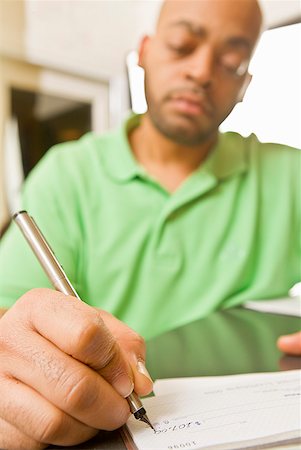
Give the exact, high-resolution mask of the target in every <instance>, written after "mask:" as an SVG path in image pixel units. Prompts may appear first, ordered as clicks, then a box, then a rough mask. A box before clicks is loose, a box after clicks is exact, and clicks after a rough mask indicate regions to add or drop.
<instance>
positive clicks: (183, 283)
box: [0, 116, 301, 338]
mask: <svg viewBox="0 0 301 450" xmlns="http://www.w3.org/2000/svg"><path fill="white" fill-rule="evenodd" d="M138 122H139V117H138V116H134V117H132V118H131V119H130V120H129V121H127V123H126V124H125V126H123V127H122V128H121V129H120V130H118V131H117V132H111V133H108V134H105V135H103V136H97V135H95V134H93V133H90V134H87V135H85V136H84V137H83V138H81V139H80V140H78V141H76V142H70V143H66V144H61V145H58V146H56V147H55V148H53V149H52V150H50V151H49V152H47V155H46V156H45V157H44V159H43V160H42V161H41V162H40V163H39V164H38V165H37V166H36V168H35V169H34V170H33V171H32V173H31V174H30V176H29V177H28V179H27V182H26V183H25V186H24V190H23V208H24V209H27V210H28V212H29V213H30V214H31V215H32V216H33V217H34V218H35V220H36V222H37V223H38V224H39V226H40V228H41V230H42V231H43V233H44V234H45V236H46V237H47V239H48V241H49V243H50V245H51V246H52V248H53V250H54V251H55V253H56V255H57V257H58V259H59V260H60V261H61V263H62V265H63V267H64V269H65V271H66V273H67V274H68V276H69V278H70V280H71V282H72V283H73V284H74V286H75V288H76V290H77V291H78V293H79V295H80V296H81V298H82V299H83V300H84V301H85V302H87V303H89V304H90V305H92V306H96V307H99V308H102V309H105V310H107V311H110V312H111V313H113V314H114V315H115V316H117V317H118V318H120V319H121V320H123V321H125V322H126V323H127V324H129V325H130V326H131V327H132V328H134V329H135V330H137V331H138V332H139V333H141V334H142V335H143V336H145V337H146V338H149V337H152V336H155V335H158V334H159V333H161V332H164V331H166V330H169V329H171V328H174V327H176V326H179V325H182V324H184V323H187V322H190V321H192V320H194V319H197V318H200V317H202V316H205V315H207V314H209V313H210V312H212V311H213V310H216V309H218V308H228V307H231V306H235V305H238V304H241V303H243V302H244V301H245V300H248V299H259V298H269V297H277V296H283V295H286V294H287V291H288V289H289V288H290V287H291V286H292V285H293V284H294V283H295V282H297V281H299V280H300V279H301V274H300V269H301V268H300V263H301V261H300V254H301V251H300V216H301V214H300V210H301V205H300V192H301V189H300V164H301V161H300V157H301V152H299V151H298V150H296V149H292V148H289V147H285V146H283V145H277V144H261V143H259V142H258V140H257V138H256V137H255V136H254V135H252V136H250V137H249V138H243V137H241V136H240V135H238V134H236V133H225V134H220V136H219V140H218V144H217V145H216V147H215V148H214V149H213V150H212V152H211V153H210V155H209V157H208V158H207V159H206V161H205V162H204V163H203V164H202V165H201V166H200V167H199V168H198V169H197V170H196V171H195V172H194V173H193V174H191V176H189V178H187V180H186V181H185V182H184V183H183V184H182V185H181V186H180V187H179V188H178V189H177V191H176V192H175V193H173V194H170V193H169V192H167V191H166V190H165V189H164V188H163V187H162V186H160V184H159V183H157V182H156V180H154V179H153V178H151V177H150V176H149V175H148V174H147V173H146V172H145V170H144V169H143V167H140V166H139V164H138V163H137V161H136V160H135V159H134V157H133V154H132V152H131V150H130V147H129V143H128V140H127V132H128V129H129V128H131V127H134V126H137V124H138ZM0 249H1V250H0V274H1V279H0V307H10V306H11V305H12V304H13V303H14V302H15V300H16V299H17V298H18V297H19V296H20V295H22V294H23V293H24V292H26V291H27V290H29V289H31V288H33V287H41V286H50V284H49V282H48V280H47V279H46V276H45V275H44V273H43V271H42V269H41V268H40V266H39V264H38V263H37V261H36V259H35V257H34V256H33V254H32V252H31V250H30V249H29V247H28V244H27V243H26V242H25V241H24V238H23V237H22V236H21V233H20V231H19V230H18V229H17V227H16V225H14V224H13V225H12V226H11V227H10V229H9V230H8V232H7V233H6V234H5V235H4V238H3V240H2V242H1V247H0ZM41 306H42V305H41Z"/></svg>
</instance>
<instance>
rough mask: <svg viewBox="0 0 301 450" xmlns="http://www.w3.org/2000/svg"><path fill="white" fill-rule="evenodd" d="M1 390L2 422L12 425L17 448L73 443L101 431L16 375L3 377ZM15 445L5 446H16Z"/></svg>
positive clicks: (0, 383)
mask: <svg viewBox="0 0 301 450" xmlns="http://www.w3.org/2000/svg"><path fill="white" fill-rule="evenodd" d="M0 392H1V411H0V414H1V419H2V422H0V424H1V423H2V427H5V428H7V431H8V429H9V428H11V431H10V434H9V436H10V439H8V436H7V440H8V443H9V440H11V442H13V443H14V446H13V448H18V449H19V448H25V449H29V448H30V449H35V448H37V449H40V448H43V447H44V446H46V445H47V444H49V443H52V444H56V445H73V444H76V443H79V442H83V441H85V440H87V439H89V438H91V437H93V436H94V435H95V434H96V433H97V431H98V430H96V429H94V428H91V427H88V426H86V425H84V424H82V423H80V422H78V421H76V420H75V419H73V418H72V417H70V416H68V415H67V414H65V413H63V412H62V411H60V410H59V409H58V408H56V407H55V406H54V405H52V404H51V403H49V402H47V400H45V399H44V398H43V397H42V396H41V395H39V394H38V393H37V392H35V391H34V390H32V389H31V388H30V387H28V386H26V385H24V384H23V383H20V382H19V381H17V380H14V379H12V378H8V377H6V378H4V377H1V379H0ZM12 404H14V408H13V409H12V407H11V405H12ZM0 429H1V428H0ZM11 434H12V435H13V439H12V436H11ZM16 442H18V443H19V444H18V446H16ZM8 443H7V444H8ZM1 444H2V445H3V443H1ZM11 445H12V444H10V445H6V446H4V448H7V447H8V448H12V447H11ZM1 448H2V447H1Z"/></svg>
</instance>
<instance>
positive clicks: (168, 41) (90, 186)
mask: <svg viewBox="0 0 301 450" xmlns="http://www.w3.org/2000/svg"><path fill="white" fill-rule="evenodd" d="M261 22H262V18H261V13H260V9H259V7H258V4H257V2H256V1H255V0H244V1H243V2H241V1H240V2H239V7H237V2H236V1H233V0H223V1H219V2H213V1H211V0H209V1H207V0H200V1H189V0H187V1H176V2H175V1H166V2H165V3H164V5H163V8H162V12H161V14H160V18H159V22H158V27H157V30H156V33H155V35H154V36H152V37H146V38H144V40H143V41H142V44H141V48H140V64H141V66H142V67H143V68H144V69H145V74H146V80H145V83H146V97H147V101H148V108H149V109H148V113H147V114H145V115H144V116H143V117H133V118H131V119H130V120H129V121H128V122H127V123H126V125H125V127H123V129H122V130H121V131H119V132H118V133H110V134H107V135H105V136H103V137H98V136H93V135H88V136H86V137H84V138H83V139H81V140H80V141H78V142H76V143H71V144H66V145H64V146H59V147H58V148H57V149H54V150H52V151H50V152H48V155H47V156H46V158H45V159H44V160H43V161H42V162H41V163H40V164H39V166H38V167H37V168H36V169H35V170H34V171H33V173H32V174H31V176H30V177H29V179H28V182H27V184H26V186H25V190H24V200H23V201H24V208H26V209H28V211H29V212H30V214H32V215H33V216H34V217H35V219H36V221H37V222H38V224H39V225H40V227H41V229H42V231H43V232H44V234H45V235H46V236H47V238H48V240H49V242H50V243H51V245H52V247H53V248H54V250H55V252H56V254H57V256H58V259H59V260H60V261H61V262H62V264H63V266H64V268H65V271H66V272H67V274H68V276H69V277H70V279H71V281H72V283H73V284H74V285H75V287H76V289H77V290H78V292H79V294H80V296H81V297H82V298H83V299H84V301H85V302H87V303H88V304H89V305H91V306H88V305H86V304H84V303H82V302H79V301H78V300H77V299H74V298H72V297H65V296H63V295H62V294H59V293H57V292H54V291H50V290H47V289H40V290H33V291H30V289H31V288H33V287H37V286H39V287H42V286H45V287H47V286H49V284H48V282H47V280H46V278H45V275H44V274H43V272H42V270H41V269H40V267H39V265H38V264H37V262H36V261H35V258H34V257H33V256H32V254H31V251H30V250H29V249H28V248H27V245H26V243H24V239H23V238H22V236H20V233H19V232H18V230H16V228H13V227H11V229H10V230H8V232H7V233H6V235H5V236H4V239H3V242H2V248H1V256H0V258H1V259H0V269H1V283H0V302H1V303H0V305H1V306H2V307H3V308H10V307H11V309H10V310H9V311H8V312H6V313H5V314H4V316H3V318H2V319H1V320H0V329H1V343H0V345H1V352H0V355H1V356H0V358H1V362H0V367H1V369H0V370H1V372H0V380H1V383H0V392H1V400H2V401H1V406H0V417H1V422H0V430H1V431H0V447H4V448H8V449H10V448H14V449H15V448H20V449H23V448H32V449H35V448H43V447H45V446H46V445H47V444H49V443H55V444H61V445H62V444H63V445H68V444H71V443H76V442H81V441H83V440H85V439H87V438H88V437H91V436H93V435H94V434H95V433H96V430H97V429H99V428H103V429H112V428H114V427H117V426H119V425H121V423H123V422H124V421H125V420H126V418H127V416H128V414H129V410H128V406H127V404H126V402H125V400H124V399H123V398H122V397H126V396H127V395H128V394H129V392H130V391H131V390H132V388H133V385H134V386H135V391H136V392H137V393H138V394H139V395H143V394H146V393H147V392H149V390H150V389H151V381H150V379H149V376H148V374H147V371H146V369H145V366H144V356H145V355H144V349H143V344H142V343H141V340H139V338H138V336H137V335H136V334H135V333H134V332H132V331H131V330H130V329H128V328H127V327H126V326H125V325H123V324H122V323H121V322H119V321H118V320H117V319H115V318H114V317H112V316H110V315H109V314H108V313H105V312H104V311H103V310H107V311H110V312H111V313H112V314H113V315H114V316H116V317H118V318H119V319H121V320H122V321H124V322H125V323H126V324H127V325H129V326H131V327H132V328H134V329H135V331H137V332H139V333H141V334H142V335H143V336H144V337H147V338H148V337H151V336H154V335H156V334H159V333H162V332H164V331H166V330H168V329H171V328H173V327H176V326H178V325H181V324H184V323H187V322H189V321H191V320H194V319H197V318H199V317H202V316H204V315H206V314H208V313H210V312H211V311H213V310H215V309H217V308H221V307H231V306H235V305H238V304H241V303H242V302H243V301H245V300H247V299H250V298H263V297H273V296H278V295H284V294H285V293H286V292H287V291H288V289H289V288H290V287H291V285H292V284H293V283H295V282H296V281H298V280H299V278H300V273H299V262H300V242H299V241H298V236H297V227H298V220H299V219H300V204H299V203H298V200H299V187H300V186H299V185H298V183H299V167H298V164H299V163H300V154H299V153H298V152H297V150H295V149H290V148H287V147H284V146H279V145H270V144H269V145H265V146H263V145H261V144H260V143H259V142H258V141H257V139H256V138H255V137H254V136H252V137H250V138H248V139H243V138H242V137H240V136H239V135H237V134H234V133H230V134H226V135H220V134H219V133H218V127H219V124H220V123H221V122H222V121H223V120H224V118H225V117H226V116H227V115H228V114H229V113H230V111H231V110H232V108H233V107H234V105H235V104H236V103H237V101H239V100H240V98H241V96H242V95H243V92H244V90H245V88H246V87H247V85H248V81H249V77H248V72H247V67H248V62H249V60H250V57H251V54H252V50H253V49H254V46H255V44H256V41H257V39H258V36H259V33H260V29H261ZM275 180H276V181H275ZM271 208H273V210H272V211H271ZM26 291H28V292H27V293H26V294H25V295H24V296H22V297H21V298H20V300H18V301H17V302H16V304H15V305H14V306H12V305H13V304H14V302H15V300H16V299H17V298H18V297H19V296H21V295H22V294H23V293H24V292H26ZM41 305H43V308H42V307H41ZM97 308H101V310H100V309H97ZM4 311H5V310H4V309H3V312H4ZM297 351H300V348H299V347H298V348H297ZM109 404H111V405H112V407H110V408H108V407H107V406H108V405H109ZM1 439H2V441H1Z"/></svg>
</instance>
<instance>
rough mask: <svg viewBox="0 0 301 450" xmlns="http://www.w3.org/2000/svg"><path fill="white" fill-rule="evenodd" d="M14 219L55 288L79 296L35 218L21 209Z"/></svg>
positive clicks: (66, 293)
mask: <svg viewBox="0 0 301 450" xmlns="http://www.w3.org/2000/svg"><path fill="white" fill-rule="evenodd" d="M14 221H15V222H16V224H17V225H18V227H19V228H20V230H21V232H22V233H23V235H24V237H25V239H26V240H27V242H28V244H29V245H30V247H31V249H32V250H33V252H34V254H35V255H36V257H37V259H38V260H39V262H40V264H41V266H42V267H43V269H44V271H45V273H46V275H47V276H48V278H49V280H50V281H51V283H52V285H53V286H54V287H55V289H56V290H58V291H60V292H62V293H63V294H65V295H73V296H74V297H77V298H79V296H78V294H77V292H76V291H75V289H74V288H73V286H72V284H71V283H70V281H69V280H68V277H67V275H66V274H65V272H64V270H63V268H62V266H61V265H60V263H59V262H58V260H57V258H56V256H55V254H54V252H53V251H52V249H51V247H50V246H49V244H48V243H47V241H46V239H45V237H44V236H43V234H42V232H41V230H40V229H39V227H38V226H37V224H36V223H35V221H34V220H33V218H32V217H30V216H29V215H28V214H27V212H26V211H20V212H18V213H17V214H15V215H14Z"/></svg>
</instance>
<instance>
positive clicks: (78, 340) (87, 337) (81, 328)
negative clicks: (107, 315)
mask: <svg viewBox="0 0 301 450" xmlns="http://www.w3.org/2000/svg"><path fill="white" fill-rule="evenodd" d="M98 335H99V323H98V322H97V321H95V320H92V318H91V317H86V318H85V319H82V320H81V322H80V323H79V324H78V327H77V329H76V331H75V333H74V335H73V339H72V342H71V347H72V350H73V351H74V352H82V351H85V350H86V349H87V348H90V347H91V346H93V344H94V343H95V342H96V341H97V338H98Z"/></svg>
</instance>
